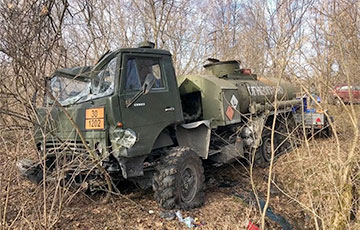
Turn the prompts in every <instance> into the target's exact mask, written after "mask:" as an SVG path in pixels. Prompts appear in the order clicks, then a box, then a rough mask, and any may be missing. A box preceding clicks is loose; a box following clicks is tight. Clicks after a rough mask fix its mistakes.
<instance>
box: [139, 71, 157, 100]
mask: <svg viewBox="0 0 360 230" xmlns="http://www.w3.org/2000/svg"><path fill="white" fill-rule="evenodd" d="M155 80H156V78H155V76H154V75H153V74H152V73H148V74H147V75H146V78H145V81H144V84H143V87H142V88H143V93H144V95H145V94H148V93H149V92H150V90H151V88H152V87H153V86H154V84H155Z"/></svg>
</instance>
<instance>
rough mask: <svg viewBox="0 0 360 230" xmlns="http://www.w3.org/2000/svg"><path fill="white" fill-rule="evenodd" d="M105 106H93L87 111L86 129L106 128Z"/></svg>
mask: <svg viewBox="0 0 360 230" xmlns="http://www.w3.org/2000/svg"><path fill="white" fill-rule="evenodd" d="M104 115H105V113H104V108H91V109H87V110H86V111H85V129H86V130H93V129H104V127H105V116H104Z"/></svg>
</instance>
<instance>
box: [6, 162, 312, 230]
mask: <svg viewBox="0 0 360 230" xmlns="http://www.w3.org/2000/svg"><path fill="white" fill-rule="evenodd" d="M279 162H280V161H279ZM14 169H15V168H14V167H12V166H11V165H8V164H7V165H5V164H2V165H1V169H0V170H1V172H6V171H7V172H9V170H14ZM248 170H249V166H243V165H241V164H240V163H238V162H236V163H233V164H231V165H226V166H221V167H217V168H215V167H210V168H207V169H206V174H207V177H206V188H205V194H206V200H205V205H204V206H203V207H201V208H198V209H194V210H191V211H186V212H185V211H181V213H182V215H183V217H184V218H185V217H187V216H191V217H193V218H197V219H198V222H200V223H201V226H197V227H196V229H246V226H247V224H248V223H249V221H251V222H253V223H255V224H258V225H259V223H260V215H259V211H258V210H259V209H258V207H257V204H256V200H255V198H254V197H253V196H251V192H250V191H251V184H250V178H249V176H248V172H247V171H248ZM254 171H255V172H256V173H255V174H254V183H255V184H256V186H257V188H258V192H259V197H262V198H264V197H265V196H264V194H265V191H266V180H267V176H266V175H267V169H262V168H256V169H254ZM275 177H276V175H275ZM2 181H3V185H1V188H2V192H1V195H2V197H1V200H2V207H4V204H6V206H7V208H6V215H5V218H6V219H5V221H6V223H7V225H8V226H11V227H10V228H11V229H39V228H41V224H42V225H44V220H43V217H44V214H43V202H42V199H43V197H42V189H43V188H42V187H40V186H36V185H34V184H32V183H30V182H28V181H26V180H24V179H23V178H21V177H19V176H16V177H15V178H12V179H11V180H10V181H8V185H6V184H5V183H4V182H5V180H2ZM126 186H128V187H127V188H124V189H123V195H121V196H119V195H112V196H111V198H110V199H109V200H107V201H106V202H105V201H104V200H105V199H104V194H95V195H86V194H85V193H82V192H80V193H78V194H76V195H75V196H74V197H73V198H72V199H71V201H70V202H65V201H64V204H62V205H63V211H62V213H61V214H59V213H57V214H55V215H54V218H51V217H49V220H48V224H50V223H55V225H54V226H53V228H54V229H187V227H186V225H185V224H184V223H180V222H179V221H178V220H177V218H175V219H174V220H166V219H164V218H162V217H160V213H161V212H163V210H161V209H160V208H159V207H158V205H157V204H156V202H155V201H154V199H153V192H152V191H151V190H146V191H143V190H140V189H138V188H136V187H135V186H133V185H131V184H127V185H126ZM8 189H10V191H9V192H7V190H8ZM7 195H8V196H7ZM50 198H51V197H49V198H48V200H49V201H51V199H50ZM57 204H58V203H57ZM57 204H55V205H57ZM50 206H51V204H50V203H48V209H50ZM271 208H272V211H273V212H274V213H277V214H279V215H281V216H283V217H284V218H285V219H286V220H287V221H288V222H289V223H290V224H291V225H292V226H293V229H312V226H311V225H310V226H309V227H305V226H306V225H305V224H306V222H310V221H307V220H308V219H309V217H307V216H306V215H305V214H304V213H303V212H301V211H299V210H301V207H298V205H297V204H296V203H294V202H292V201H291V200H290V199H289V198H287V197H286V196H284V195H282V194H281V192H280V191H279V190H277V189H276V188H275V187H274V188H272V190H271ZM2 211H4V209H2ZM48 211H49V210H48ZM2 214H3V213H2ZM58 217H59V219H58V220H57V218H58ZM55 220H56V221H55ZM307 224H309V223H307ZM266 226H267V229H282V228H281V227H280V225H279V224H278V223H276V222H274V221H271V220H270V219H269V218H267V220H266Z"/></svg>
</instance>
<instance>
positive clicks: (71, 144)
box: [45, 140, 89, 153]
mask: <svg viewBox="0 0 360 230" xmlns="http://www.w3.org/2000/svg"><path fill="white" fill-rule="evenodd" d="M86 144H87V145H88V144H89V143H88V142H86ZM45 149H46V151H47V152H48V153H56V152H72V153H86V147H85V145H84V143H83V142H81V141H64V142H60V141H55V140H52V141H47V142H46V144H45Z"/></svg>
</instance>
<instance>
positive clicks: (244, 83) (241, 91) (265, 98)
mask: <svg viewBox="0 0 360 230" xmlns="http://www.w3.org/2000/svg"><path fill="white" fill-rule="evenodd" d="M232 82H233V83H234V84H235V85H236V87H237V91H238V92H237V93H238V95H239V98H240V101H241V102H240V103H239V110H240V112H241V113H247V112H249V107H250V104H251V103H252V104H255V103H256V104H265V103H272V102H274V99H275V94H276V95H277V99H278V100H279V101H286V100H292V99H295V97H296V89H295V88H294V87H293V86H292V85H291V84H289V83H287V82H285V81H280V82H279V84H278V83H277V82H276V79H273V81H270V80H269V79H267V78H264V77H262V78H260V79H256V80H242V79H236V80H232Z"/></svg>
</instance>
